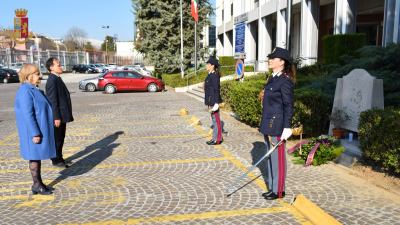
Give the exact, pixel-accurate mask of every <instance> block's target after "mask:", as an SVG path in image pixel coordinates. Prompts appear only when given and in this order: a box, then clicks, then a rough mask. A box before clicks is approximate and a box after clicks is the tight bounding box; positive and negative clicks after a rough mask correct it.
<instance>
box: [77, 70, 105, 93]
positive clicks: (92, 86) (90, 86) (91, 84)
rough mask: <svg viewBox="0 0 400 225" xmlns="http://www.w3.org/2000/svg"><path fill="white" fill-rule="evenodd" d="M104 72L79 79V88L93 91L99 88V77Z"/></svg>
mask: <svg viewBox="0 0 400 225" xmlns="http://www.w3.org/2000/svg"><path fill="white" fill-rule="evenodd" d="M105 74H106V73H102V74H100V75H99V76H97V77H93V78H88V79H84V80H81V81H79V89H80V90H84V91H89V92H94V91H97V90H99V88H98V84H99V79H100V78H102V77H103V76H104V75H105Z"/></svg>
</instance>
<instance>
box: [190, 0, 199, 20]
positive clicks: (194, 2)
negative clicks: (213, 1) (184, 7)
mask: <svg viewBox="0 0 400 225" xmlns="http://www.w3.org/2000/svg"><path fill="white" fill-rule="evenodd" d="M191 1H192V4H191V7H190V9H191V13H192V17H193V19H194V21H196V22H198V21H199V11H198V4H197V1H198V0H191Z"/></svg>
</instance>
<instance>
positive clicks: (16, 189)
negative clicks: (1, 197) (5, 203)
mask: <svg viewBox="0 0 400 225" xmlns="http://www.w3.org/2000/svg"><path fill="white" fill-rule="evenodd" d="M31 183H32V182H31ZM30 190H31V189H30V188H7V189H0V193H7V192H15V191H30Z"/></svg>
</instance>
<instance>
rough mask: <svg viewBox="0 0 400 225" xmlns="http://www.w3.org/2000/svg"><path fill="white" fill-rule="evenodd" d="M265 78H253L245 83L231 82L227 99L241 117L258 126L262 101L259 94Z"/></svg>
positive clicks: (244, 120)
mask: <svg viewBox="0 0 400 225" xmlns="http://www.w3.org/2000/svg"><path fill="white" fill-rule="evenodd" d="M264 83H265V80H256V79H255V80H251V81H247V82H244V83H241V82H236V83H233V84H230V91H228V92H227V99H226V100H227V101H228V103H229V105H230V107H231V108H232V110H233V111H234V112H235V114H236V115H237V116H238V117H239V119H240V120H241V121H243V122H245V123H246V124H249V125H251V126H258V125H259V124H260V121H261V102H260V100H258V94H259V93H260V90H262V88H263V86H264Z"/></svg>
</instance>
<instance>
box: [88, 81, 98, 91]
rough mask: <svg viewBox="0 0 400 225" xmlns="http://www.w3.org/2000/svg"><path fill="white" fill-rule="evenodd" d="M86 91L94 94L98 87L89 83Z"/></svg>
mask: <svg viewBox="0 0 400 225" xmlns="http://www.w3.org/2000/svg"><path fill="white" fill-rule="evenodd" d="M86 91H90V92H94V91H96V85H94V84H92V83H89V84H87V85H86Z"/></svg>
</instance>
